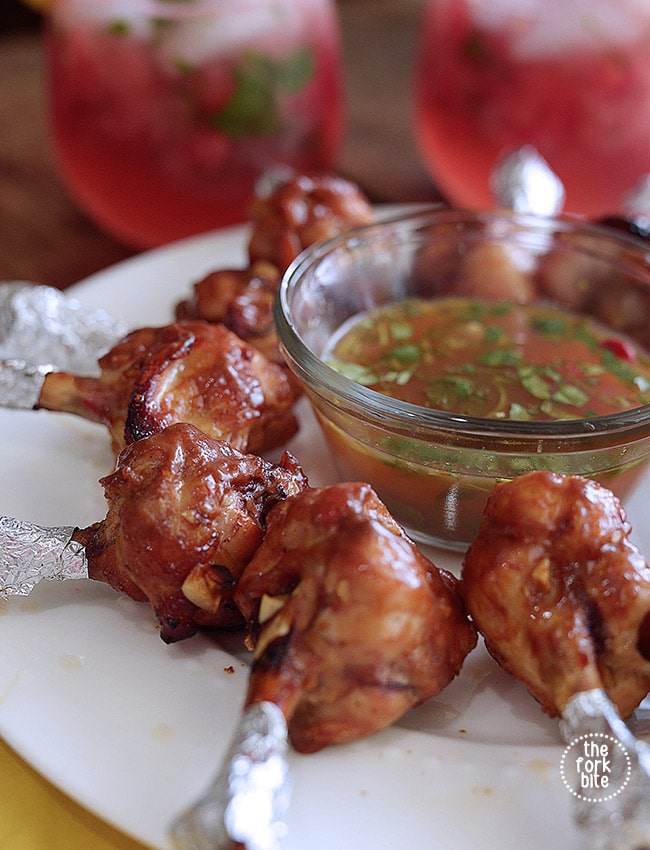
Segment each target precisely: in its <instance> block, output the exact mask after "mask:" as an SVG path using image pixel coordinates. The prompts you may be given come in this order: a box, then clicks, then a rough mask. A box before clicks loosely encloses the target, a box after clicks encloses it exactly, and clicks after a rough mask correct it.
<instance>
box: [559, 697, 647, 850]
mask: <svg viewBox="0 0 650 850" xmlns="http://www.w3.org/2000/svg"><path fill="white" fill-rule="evenodd" d="M560 728H561V731H562V735H563V737H564V740H565V741H566V743H567V744H568V745H572V746H573V745H576V744H577V743H578V742H580V741H581V740H585V739H588V738H592V736H593V740H594V741H596V742H610V745H606V744H603V746H606V750H607V752H606V755H605V756H603V758H606V760H607V761H606V764H605V763H603V764H604V768H603V769H604V770H607V771H608V773H607V776H608V788H609V789H611V793H607V791H605V792H604V793H601V792H600V791H599V792H591V791H584V790H582V788H581V787H577V788H575V789H573V792H574V797H573V799H574V818H575V822H576V824H577V825H578V827H580V829H581V831H582V833H583V835H584V839H585V841H584V845H585V848H589V850H648V848H650V746H649V745H648V744H647V743H646V742H645V741H641V740H639V739H638V738H636V737H635V736H634V735H633V733H632V731H631V730H630V728H629V726H628V725H627V724H626V723H624V722H623V720H622V719H621V718H620V716H619V714H618V712H617V710H616V707H615V706H614V704H613V703H612V702H611V700H610V699H609V698H608V696H607V694H606V693H605V691H603V690H600V689H594V690H591V691H584V692H583V693H579V694H576V696H574V697H573V698H572V699H571V700H570V701H569V703H568V704H567V706H566V708H565V710H564V713H563V715H562V721H561V723H560Z"/></svg>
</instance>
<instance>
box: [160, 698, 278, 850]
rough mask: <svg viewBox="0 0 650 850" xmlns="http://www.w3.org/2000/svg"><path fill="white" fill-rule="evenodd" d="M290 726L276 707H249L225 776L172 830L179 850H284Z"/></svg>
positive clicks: (212, 786) (264, 704) (217, 778)
mask: <svg viewBox="0 0 650 850" xmlns="http://www.w3.org/2000/svg"><path fill="white" fill-rule="evenodd" d="M287 749H288V732H287V723H286V720H285V718H284V715H283V714H282V711H281V710H280V709H279V708H278V706H277V705H274V704H273V703H271V702H261V703H257V704H255V705H251V706H249V707H248V708H246V709H245V710H244V712H243V714H242V717H241V718H240V721H239V725H238V727H237V730H236V732H235V735H234V738H233V742H232V744H231V747H230V750H229V751H228V754H227V756H226V759H225V761H224V765H223V768H222V770H221V771H220V773H219V774H218V775H217V777H216V779H215V780H214V782H213V783H212V785H211V786H210V787H209V788H208V790H207V791H206V793H205V794H204V795H203V796H202V797H201V799H200V800H198V802H197V803H196V804H195V805H193V806H192V807H191V808H190V809H189V810H188V811H187V812H185V813H184V814H182V815H180V817H178V818H177V819H176V820H175V821H174V823H173V824H172V825H171V827H170V836H171V838H172V842H173V844H174V847H176V848H177V850H231V848H232V847H233V843H239V844H242V845H243V846H244V847H245V848H246V850H279V848H280V843H281V840H282V837H283V836H284V835H285V833H286V825H285V822H284V814H285V812H286V809H287V807H288V804H289V797H290V794H291V782H290V779H289V768H288V764H287V760H286V753H287Z"/></svg>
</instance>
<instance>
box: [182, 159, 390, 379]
mask: <svg viewBox="0 0 650 850" xmlns="http://www.w3.org/2000/svg"><path fill="white" fill-rule="evenodd" d="M373 215H374V213H373V210H372V207H371V205H370V203H369V202H368V200H367V199H366V198H365V196H364V195H363V193H362V192H361V190H360V189H359V188H358V187H357V186H356V185H355V184H354V183H351V182H349V181H348V180H345V179H344V178H342V177H336V176H331V175H318V176H307V175H304V174H299V175H296V176H294V177H292V178H290V179H288V180H285V181H283V182H280V183H278V184H277V185H275V186H274V187H273V189H272V190H271V191H269V192H268V193H267V194H265V195H263V196H259V197H257V198H256V200H255V201H254V203H253V206H252V210H251V216H252V233H251V237H250V242H249V247H248V251H249V258H250V264H249V266H248V267H247V268H242V269H230V268H228V269H218V270H215V271H213V272H211V273H210V274H208V275H206V277H204V278H203V279H202V280H200V281H199V282H198V283H196V284H194V288H193V291H192V294H191V295H190V297H189V298H187V299H185V300H183V301H181V302H179V303H178V304H177V306H176V311H175V312H176V318H177V319H204V320H205V321H208V322H222V323H223V324H224V325H226V327H228V328H230V330H232V331H233V332H234V333H236V334H237V335H238V336H239V337H241V338H242V339H244V340H246V341H247V342H250V343H251V345H254V346H255V347H256V348H258V349H259V350H260V351H262V353H263V354H264V355H265V356H266V357H268V358H269V359H270V360H272V361H273V362H275V363H279V364H281V365H284V359H283V357H282V354H281V353H280V349H279V346H278V340H277V335H276V333H275V324H274V321H273V302H274V300H275V296H276V293H277V291H278V287H279V285H280V279H281V277H282V274H283V272H284V271H285V270H286V268H287V267H288V266H289V264H290V263H291V261H292V260H294V259H295V258H296V256H297V255H298V254H299V253H300V252H301V251H302V250H303V249H304V248H307V247H308V246H309V245H312V244H313V243H314V242H317V241H319V240H321V239H326V238H329V237H331V236H335V235H336V234H338V233H340V232H341V231H343V230H348V229H349V228H351V227H355V226H357V225H361V224H368V223H369V222H371V221H372V220H373Z"/></svg>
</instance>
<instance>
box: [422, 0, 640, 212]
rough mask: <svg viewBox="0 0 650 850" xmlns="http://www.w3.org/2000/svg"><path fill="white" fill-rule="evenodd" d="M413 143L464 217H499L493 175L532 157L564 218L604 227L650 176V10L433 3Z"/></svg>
mask: <svg viewBox="0 0 650 850" xmlns="http://www.w3.org/2000/svg"><path fill="white" fill-rule="evenodd" d="M414 121H415V131H416V138H417V142H418V145H419V149H420V152H421V156H422V158H423V161H424V163H425V164H426V166H427V168H428V170H429V172H430V173H431V175H432V177H433V179H434V180H435V182H436V184H437V186H438V187H439V188H440V190H441V191H442V192H443V193H444V194H445V195H446V196H447V197H448V199H449V200H450V201H451V202H452V203H453V204H455V205H457V206H460V207H468V208H486V207H487V208H489V207H491V206H493V205H494V201H493V196H492V192H491V190H490V185H489V181H490V173H491V172H492V170H493V169H494V167H495V164H496V163H497V161H498V160H499V159H500V157H501V156H502V155H504V154H507V153H509V152H512V151H513V150H515V149H517V148H520V147H522V146H523V145H532V146H533V147H534V148H536V149H537V151H538V152H539V153H540V154H541V156H542V157H543V158H544V159H545V160H546V161H547V162H548V164H549V165H550V167H551V169H552V170H553V171H554V172H555V173H556V174H557V175H558V177H559V178H560V179H561V180H562V182H563V183H564V187H565V189H566V203H565V209H566V211H567V212H570V213H575V214H581V215H585V216H589V217H593V218H596V217H600V216H604V215H608V214H611V213H614V212H616V211H618V210H619V209H620V207H621V203H622V200H623V198H624V196H625V195H626V194H627V193H628V192H629V191H631V190H632V189H633V188H634V187H635V186H636V185H637V184H638V183H639V181H640V179H641V178H642V177H644V176H645V175H647V174H650V3H648V0H427V3H426V6H425V9H424V18H423V28H422V35H421V41H420V45H419V53H418V57H417V60H416V69H415V74H414Z"/></svg>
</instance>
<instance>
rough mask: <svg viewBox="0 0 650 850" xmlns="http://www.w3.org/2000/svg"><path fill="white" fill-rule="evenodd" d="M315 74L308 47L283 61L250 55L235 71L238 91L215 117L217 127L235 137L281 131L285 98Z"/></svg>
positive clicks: (295, 51)
mask: <svg viewBox="0 0 650 850" xmlns="http://www.w3.org/2000/svg"><path fill="white" fill-rule="evenodd" d="M313 73H314V60H313V56H312V53H311V51H310V50H309V49H307V48H300V49H298V50H294V51H293V52H292V53H289V54H288V55H287V56H286V57H284V58H283V59H274V58H272V57H270V56H266V55H264V54H263V53H256V52H252V51H251V52H249V53H246V54H245V55H244V56H243V58H242V62H241V64H240V65H239V66H238V67H237V69H236V71H235V90H234V92H233V94H232V96H231V98H230V100H229V101H228V103H227V104H226V105H225V107H224V108H223V109H222V110H220V112H218V113H216V114H215V115H214V116H213V118H212V124H213V126H214V127H216V128H217V129H219V130H221V131H222V132H224V133H226V134H227V135H229V136H232V137H233V138H242V137H243V136H264V135H269V134H271V133H275V132H277V131H278V130H279V129H280V126H281V115H280V103H281V100H282V96H283V95H286V94H294V93H295V92H297V91H300V89H301V88H302V86H304V85H305V83H307V82H308V81H309V79H310V78H311V77H312V75H313Z"/></svg>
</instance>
